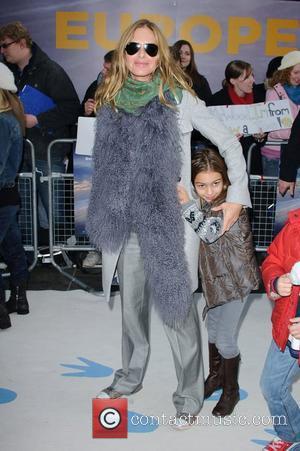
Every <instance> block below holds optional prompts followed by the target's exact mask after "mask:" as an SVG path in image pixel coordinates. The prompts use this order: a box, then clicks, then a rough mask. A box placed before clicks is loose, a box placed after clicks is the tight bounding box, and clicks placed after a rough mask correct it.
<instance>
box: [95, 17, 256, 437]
mask: <svg viewBox="0 0 300 451" xmlns="http://www.w3.org/2000/svg"><path fill="white" fill-rule="evenodd" d="M95 100H96V109H97V126H96V137H95V145H94V172H93V179H92V190H91V196H90V203H89V211H88V224H87V225H88V231H89V236H90V239H91V241H92V242H93V243H94V244H95V246H96V247H97V248H98V249H99V250H101V251H102V259H103V260H102V263H103V274H102V277H103V290H104V294H105V298H106V299H107V300H109V296H110V287H111V282H112V279H113V275H114V272H115V269H116V268H117V271H118V275H119V280H120V293H121V300H122V363H123V367H122V368H121V369H119V370H118V371H117V372H116V373H115V377H114V380H113V382H112V384H111V385H110V386H109V387H107V388H106V389H104V390H103V391H101V392H100V394H99V395H98V397H100V398H119V397H122V396H129V395H132V394H133V393H136V392H138V391H139V390H141V388H142V383H143V378H144V375H145V371H146V367H147V363H148V358H149V353H150V344H149V308H150V299H151V301H153V303H154V305H155V307H156V309H157V310H158V312H159V315H160V317H161V319H162V321H163V323H164V325H165V330H166V334H167V337H168V340H169V342H170V345H171V348H172V353H173V357H174V362H175V367H176V374H177V378H178V386H177V389H176V391H175V393H174V394H173V401H174V404H175V407H176V412H177V415H176V420H175V421H174V425H175V427H178V428H185V427H188V426H190V425H191V424H192V423H193V421H194V416H195V415H197V414H198V413H199V411H200V409H201V406H202V402H203V365H202V355H201V337H200V327H199V318H198V312H197V306H196V304H195V302H193V292H194V291H195V290H196V289H197V287H198V273H197V268H198V249H199V245H198V237H197V235H196V234H195V233H194V232H193V230H189V227H188V224H187V226H185V224H184V221H183V219H182V216H181V210H180V205H179V202H178V201H177V198H176V187H177V183H178V181H179V180H181V183H183V184H184V186H185V187H186V188H187V190H188V192H189V193H190V191H191V183H190V180H191V150H190V134H191V131H192V129H193V127H195V128H197V129H198V130H199V131H200V132H201V133H202V134H203V135H204V136H206V137H207V138H208V139H210V140H211V141H213V142H214V143H215V145H217V146H218V147H219V149H220V152H221V154H222V155H223V157H224V158H225V161H226V164H227V166H228V169H229V177H230V181H231V186H230V187H229V190H228V196H227V202H226V203H224V204H222V206H220V209H222V210H223V213H224V221H225V225H224V230H227V229H228V228H229V227H230V226H231V225H232V224H233V223H234V222H235V221H236V220H237V218H238V216H239V212H240V210H241V207H242V205H248V206H250V198H249V192H248V188H247V183H248V180H247V175H246V168H245V162H244V159H243V156H242V150H241V147H240V144H239V142H238V140H237V139H236V138H235V137H234V136H232V135H231V134H230V133H229V132H228V130H227V129H225V128H224V127H223V126H222V125H221V124H220V123H219V122H218V121H217V120H216V119H215V118H213V117H212V116H211V115H210V114H209V112H208V110H207V108H206V107H205V104H204V103H203V102H201V100H199V99H198V98H197V97H196V96H195V95H194V93H193V91H192V90H191V88H190V86H189V85H188V84H187V82H186V79H185V77H184V73H183V72H182V69H181V68H180V67H179V66H178V65H177V64H176V63H175V62H174V60H173V58H172V57H171V55H170V50H169V47H168V43H167V41H166V39H165V38H164V36H163V35H162V33H161V31H160V30H159V28H158V27H157V25H155V24H154V23H152V22H149V21H148V20H144V19H142V20H139V21H137V22H135V23H133V24H132V25H131V26H130V27H129V28H128V29H127V30H126V31H125V32H124V33H123V35H122V36H121V38H120V41H119V43H118V45H117V49H116V54H115V58H114V61H113V64H112V68H111V72H110V74H109V76H108V77H107V78H106V79H105V81H104V82H103V83H102V84H101V85H100V86H99V88H98V90H97V92H96V96H95ZM218 208H219V207H218ZM190 229H191V228H190Z"/></svg>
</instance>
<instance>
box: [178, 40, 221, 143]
mask: <svg viewBox="0 0 300 451" xmlns="http://www.w3.org/2000/svg"><path fill="white" fill-rule="evenodd" d="M171 53H172V55H173V57H174V59H175V61H177V62H178V63H179V64H180V66H181V68H182V69H183V70H184V72H185V73H186V74H187V75H188V76H189V78H190V79H191V81H192V88H193V90H194V91H195V93H196V94H197V96H198V97H199V99H201V100H203V101H204V102H205V103H206V104H207V102H208V100H209V99H210V97H211V95H212V92H211V89H210V86H209V83H208V81H207V79H206V78H205V77H204V75H202V74H200V73H199V71H198V69H197V65H196V62H195V54H194V49H193V47H192V45H191V44H190V42H189V41H185V40H184V39H180V40H179V41H176V42H175V44H173V46H172V47H171ZM208 143H209V141H208V140H207V139H206V138H205V137H204V136H202V135H201V133H199V132H198V131H197V130H193V132H192V138H191V150H192V152H195V151H197V150H200V149H201V148H204V147H206V146H207V144H208Z"/></svg>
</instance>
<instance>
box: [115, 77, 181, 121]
mask: <svg viewBox="0 0 300 451" xmlns="http://www.w3.org/2000/svg"><path fill="white" fill-rule="evenodd" d="M160 81H161V79H160V75H159V74H157V75H155V76H154V77H153V79H152V80H151V81H147V82H144V81H137V80H133V78H130V77H128V78H127V80H126V81H125V83H124V85H123V87H122V89H121V90H120V91H119V92H118V94H117V96H116V107H117V108H121V109H122V110H125V111H126V112H127V113H134V112H135V111H136V110H137V109H139V108H140V107H143V106H145V105H147V104H148V103H149V102H150V101H151V100H152V99H153V98H154V97H156V96H157V95H158V91H159V86H160ZM168 90H169V86H168V85H165V86H164V92H166V91H168ZM175 93H176V99H174V95H173V94H172V92H171V91H170V95H171V98H172V100H176V103H178V102H179V103H180V102H181V100H182V90H181V89H180V88H179V87H177V88H176V90H175Z"/></svg>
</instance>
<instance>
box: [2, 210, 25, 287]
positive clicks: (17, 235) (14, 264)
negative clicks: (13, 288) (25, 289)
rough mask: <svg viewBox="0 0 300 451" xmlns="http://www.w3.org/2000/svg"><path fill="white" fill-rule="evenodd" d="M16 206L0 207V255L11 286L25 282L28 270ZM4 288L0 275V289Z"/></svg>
mask: <svg viewBox="0 0 300 451" xmlns="http://www.w3.org/2000/svg"><path fill="white" fill-rule="evenodd" d="M18 211H19V206H18V205H9V206H7V207H0V253H1V255H2V257H3V259H4V261H5V263H6V264H7V266H8V270H9V272H10V280H11V283H12V284H13V285H18V284H19V283H20V282H23V281H25V280H27V278H28V268H27V260H26V254H25V251H24V248H23V245H22V236H21V231H20V228H19V224H18ZM1 288H4V283H3V278H2V276H1V273H0V289H1Z"/></svg>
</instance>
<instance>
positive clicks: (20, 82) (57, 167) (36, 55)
mask: <svg viewBox="0 0 300 451" xmlns="http://www.w3.org/2000/svg"><path fill="white" fill-rule="evenodd" d="M0 48H1V54H2V57H3V61H4V63H5V64H6V65H7V66H8V67H9V68H10V69H11V70H12V72H13V73H14V77H15V82H16V85H17V88H18V92H19V94H20V92H21V91H22V90H23V88H24V87H25V86H26V87H27V88H28V89H32V88H34V90H36V91H38V92H37V93H36V95H39V97H40V98H42V97H43V95H44V96H45V98H46V97H47V98H48V99H50V100H51V101H52V105H53V106H52V107H49V109H48V110H46V111H45V110H44V111H41V112H40V113H39V112H38V111H37V112H36V111H34V113H33V112H32V111H31V110H30V109H29V110H27V105H26V102H24V105H23V106H24V110H25V113H26V115H25V118H26V137H27V138H28V139H30V141H32V143H33V145H34V150H35V158H36V169H37V172H38V174H39V175H40V176H47V175H48V168H47V147H48V145H49V143H50V142H51V141H53V140H54V139H61V138H70V137H72V135H71V128H72V126H73V125H74V124H75V123H76V122H77V118H78V114H79V107H80V103H79V99H78V96H77V94H76V91H75V89H74V86H73V84H72V82H71V80H70V78H69V77H68V75H67V74H66V72H65V71H64V69H63V68H62V67H61V66H60V65H59V64H57V63H56V62H55V61H53V60H51V59H50V58H49V56H48V55H46V53H44V52H43V51H42V50H41V49H40V48H39V46H38V45H37V44H36V43H35V42H33V41H32V38H31V36H30V34H29V32H28V30H27V29H26V28H25V27H24V25H22V24H21V23H20V22H12V23H9V24H7V25H4V26H2V27H1V28H0ZM38 93H39V94H38ZM70 150H71V149H70V145H66V144H63V143H60V144H57V145H55V146H54V148H53V152H52V153H51V160H52V170H54V171H56V172H65V165H64V162H65V159H66V157H67V155H69V154H70ZM29 164H30V162H28V161H26V158H25V165H26V166H27V167H25V169H29V167H28V165H29ZM37 190H38V193H39V198H40V199H41V201H42V204H43V207H44V208H45V210H46V212H47V214H48V209H49V208H48V186H47V183H46V182H43V183H41V182H40V177H38V178H37ZM55 214H58V215H59V212H58V211H56V212H55ZM40 225H41V226H42V227H43V228H48V220H47V218H42V217H41V216H40Z"/></svg>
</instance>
